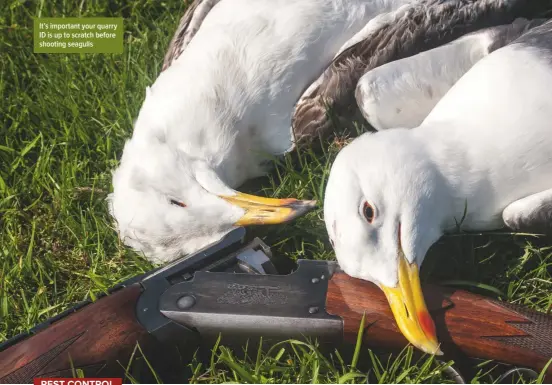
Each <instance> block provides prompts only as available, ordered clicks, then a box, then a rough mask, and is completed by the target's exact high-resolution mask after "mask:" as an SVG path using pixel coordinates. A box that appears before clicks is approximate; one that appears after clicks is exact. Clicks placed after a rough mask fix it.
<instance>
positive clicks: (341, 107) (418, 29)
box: [293, 0, 552, 145]
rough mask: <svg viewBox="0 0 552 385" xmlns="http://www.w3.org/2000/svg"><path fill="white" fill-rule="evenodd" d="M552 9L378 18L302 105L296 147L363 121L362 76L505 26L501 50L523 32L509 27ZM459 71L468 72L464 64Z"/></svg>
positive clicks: (468, 0) (521, 4)
mask: <svg viewBox="0 0 552 385" xmlns="http://www.w3.org/2000/svg"><path fill="white" fill-rule="evenodd" d="M551 9H552V1H551V0H542V1H534V0H428V1H421V2H415V3H412V4H411V5H409V6H403V7H400V8H398V9H397V10H395V11H391V12H388V13H387V14H381V15H378V16H377V17H376V18H374V19H372V20H371V21H370V22H369V23H368V24H367V25H366V26H365V27H364V28H363V29H362V30H361V31H359V32H358V33H357V34H356V35H355V36H354V37H353V38H352V39H350V40H349V41H348V42H347V44H345V45H344V47H342V49H341V50H340V51H339V54H338V55H337V56H336V57H335V58H334V60H333V61H332V63H331V64H330V65H329V66H328V67H327V68H326V69H325V70H324V73H323V74H322V75H321V76H320V77H319V78H318V79H317V80H316V81H315V82H313V84H312V85H311V86H310V87H309V88H308V89H307V90H306V91H305V92H304V93H303V95H302V96H301V98H300V99H299V101H298V102H297V105H296V107H295V111H294V114H293V131H294V133H295V138H296V141H297V143H298V144H302V145H308V144H312V143H316V142H318V138H323V139H324V138H326V137H327V136H329V135H331V134H333V130H334V127H335V125H334V122H335V121H340V122H342V123H344V124H345V125H351V123H352V122H355V121H362V120H363V116H362V114H361V111H360V110H359V108H358V107H359V106H361V105H362V103H363V100H362V97H361V98H360V100H355V91H356V90H357V86H358V81H359V80H360V79H361V78H362V76H363V75H365V74H367V73H368V72H370V71H371V70H373V69H374V68H377V67H379V66H382V65H385V64H387V63H392V62H394V61H396V60H400V59H404V58H408V57H412V56H413V55H416V54H419V53H420V52H423V51H427V50H430V49H433V48H437V47H440V46H443V45H445V44H447V43H450V42H452V41H454V40H456V39H458V38H460V37H462V36H464V35H466V34H468V33H472V32H475V31H479V30H482V29H485V28H490V27H496V26H500V25H503V26H504V29H503V30H502V31H501V32H498V36H495V37H493V38H491V40H493V41H494V42H495V44H497V45H498V46H500V44H501V43H504V41H503V40H509V39H511V37H509V35H510V34H511V35H513V36H515V35H516V34H517V33H518V32H520V29H523V26H519V25H516V24H515V23H514V25H510V24H511V23H513V22H514V20H515V19H517V18H527V19H534V18H536V17H538V16H540V15H542V14H544V13H546V12H549V11H550V10H551ZM464 43H468V44H473V47H472V48H475V49H476V48H477V45H484V44H485V43H483V42H479V41H478V39H477V38H473V39H471V40H464ZM464 45H466V44H464ZM449 48H450V47H449ZM454 48H456V49H458V48H460V46H459V45H456V47H454ZM454 48H453V49H454ZM490 48H491V50H492V46H491V47H490ZM460 53H461V54H462V52H460ZM476 59H477V60H478V58H472V59H471V60H476ZM402 64H404V62H402V63H401V64H395V65H396V67H394V68H395V69H396V70H397V72H398V73H400V74H402V75H404V76H407V75H406V73H407V72H406V71H407V70H408V69H409V68H404V70H403V68H401V65H402ZM472 64H473V63H472ZM457 66H458V67H459V68H461V67H463V65H462V64H461V63H460V64H458V65H457ZM464 69H465V70H467V69H469V67H467V68H464ZM457 70H458V68H457ZM446 72H448V74H446V76H454V75H452V71H449V70H448V68H447V69H446ZM464 72H465V71H464ZM378 75H380V73H378ZM441 78H442V76H441ZM441 96H442V95H441ZM424 99H428V98H427V97H424ZM397 103H398V101H397V102H395V103H393V104H394V105H396V104H397ZM382 104H383V101H381V103H379V102H378V112H377V113H378V114H384V111H383V110H381V109H380V108H379V107H381V105H382ZM387 108H388V106H384V109H387ZM426 108H427V107H426ZM406 112H407V111H405V113H406ZM428 112H429V111H427V110H426V111H425V113H426V114H427V113H428Z"/></svg>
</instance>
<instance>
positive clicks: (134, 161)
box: [109, 0, 411, 262]
mask: <svg viewBox="0 0 552 385" xmlns="http://www.w3.org/2000/svg"><path fill="white" fill-rule="evenodd" d="M409 2H411V0H234V1H220V2H216V1H212V0H211V1H209V0H206V1H205V2H204V3H202V4H199V6H197V7H195V8H194V9H195V12H194V14H193V16H192V17H191V18H189V20H188V21H187V23H186V28H188V30H186V31H184V34H183V37H182V45H181V47H185V49H184V48H182V49H180V51H181V52H180V51H179V52H178V54H179V55H178V57H176V58H174V60H173V61H172V62H171V64H170V66H168V68H166V70H165V71H163V72H162V73H161V74H160V76H159V77H158V78H157V80H156V81H155V83H154V84H153V85H152V87H151V89H149V90H147V92H146V98H145V101H144V103H143V105H142V108H141V110H140V112H139V115H138V118H137V120H136V123H135V128H134V133H133V136H132V139H130V140H129V141H128V142H127V144H126V145H125V149H124V152H123V156H122V159H121V164H120V166H119V168H118V169H117V170H116V171H115V174H114V178H113V186H114V191H113V194H111V196H110V198H109V202H110V211H111V213H112V215H113V217H114V218H115V220H116V226H117V230H118V232H119V236H120V238H121V239H122V240H123V241H124V242H125V243H126V244H127V245H129V246H132V247H133V248H134V249H136V250H138V251H141V252H143V253H144V254H145V256H146V257H147V258H148V259H150V260H152V261H155V262H166V261H169V260H172V259H174V258H177V257H178V256H181V255H184V254H188V253H191V252H193V251H196V250H198V249H200V248H201V247H203V246H206V245H207V244H209V243H211V242H214V241H216V240H218V239H220V238H221V237H222V236H224V234H226V233H228V232H229V231H230V230H231V229H232V228H233V227H234V226H239V225H250V224H270V223H282V222H283V221H286V220H291V219H293V218H294V217H295V216H297V215H300V214H302V213H303V212H305V211H306V210H307V209H309V208H311V207H312V206H313V205H312V203H310V202H300V201H290V200H283V201H277V200H267V199H264V200H263V198H258V197H251V196H245V195H244V194H240V193H237V192H236V191H235V190H234V188H236V187H238V186H239V185H241V184H242V183H243V182H244V181H246V180H247V179H250V178H253V177H256V176H260V175H263V174H264V172H265V171H266V170H265V168H264V167H263V164H264V162H266V160H267V159H270V158H272V157H273V156H275V155H279V154H283V153H285V152H287V151H290V150H291V149H292V148H293V140H292V133H291V115H292V113H293V106H294V104H295V103H296V101H297V100H298V98H299V97H300V95H301V93H302V92H303V91H304V90H305V89H306V88H307V87H308V85H309V84H310V83H311V82H312V81H314V79H316V78H317V77H318V76H319V75H320V74H321V73H322V71H323V70H324V68H325V67H326V66H327V65H328V64H329V63H330V62H331V60H332V58H333V57H334V56H335V54H336V52H338V50H339V49H340V48H341V47H342V46H343V45H344V44H345V43H346V42H347V40H348V39H350V38H351V37H353V36H354V34H355V33H356V32H358V31H359V30H360V29H361V28H362V27H363V26H364V25H365V24H366V23H367V22H368V21H369V20H370V19H372V18H373V17H374V16H376V15H378V14H380V13H383V12H388V11H391V10H393V9H396V8H398V7H399V6H400V5H403V4H406V3H409ZM188 32H189V33H188ZM194 33H195V35H194ZM191 35H193V38H191V37H190V36H191Z"/></svg>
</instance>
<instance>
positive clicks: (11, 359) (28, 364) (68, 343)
mask: <svg viewBox="0 0 552 385" xmlns="http://www.w3.org/2000/svg"><path fill="white" fill-rule="evenodd" d="M140 293H141V289H140V285H139V284H134V285H132V286H129V287H126V288H123V289H120V290H118V291H116V292H114V293H113V294H111V295H108V296H106V297H103V298H101V299H100V300H99V302H97V303H96V305H95V306H90V305H88V306H85V307H83V308H82V309H80V310H78V311H77V312H75V313H72V314H71V315H69V316H67V317H65V318H62V319H61V320H59V321H57V322H55V323H53V324H52V325H51V326H50V327H49V328H48V329H47V332H45V331H44V330H43V331H40V332H38V333H37V334H35V335H33V336H31V337H29V338H27V339H26V340H23V341H22V342H20V343H18V344H16V345H13V346H10V347H9V348H7V349H6V350H4V351H2V352H0V383H32V382H33V377H57V376H69V377H71V376H72V375H71V367H72V366H71V363H70V360H69V355H70V356H71V360H72V362H73V367H74V368H85V374H86V375H87V376H98V375H100V376H104V375H105V374H107V373H109V371H110V370H111V369H113V368H114V366H118V368H117V369H118V370H119V371H120V368H121V367H120V366H119V364H117V362H116V361H115V360H117V359H121V357H125V356H126V357H130V353H131V352H132V350H133V349H134V347H135V346H136V342H137V341H139V342H140V344H141V346H142V344H143V343H146V342H147V332H146V330H145V329H144V328H143V327H142V326H141V325H140V324H139V323H138V322H137V321H136V315H135V307H136V301H137V300H138V297H139V296H140ZM127 363H128V359H127V361H124V360H121V364H122V365H126V364H127ZM87 367H88V368H89V371H87V370H86V368H87Z"/></svg>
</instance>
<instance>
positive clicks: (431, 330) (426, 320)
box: [418, 311, 437, 339]
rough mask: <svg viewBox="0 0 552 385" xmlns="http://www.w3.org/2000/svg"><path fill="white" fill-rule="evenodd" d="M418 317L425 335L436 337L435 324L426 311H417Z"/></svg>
mask: <svg viewBox="0 0 552 385" xmlns="http://www.w3.org/2000/svg"><path fill="white" fill-rule="evenodd" d="M418 319H419V320H420V325H421V326H422V330H423V331H424V333H425V335H426V336H428V337H430V338H435V339H437V333H436V332H435V324H434V323H433V319H432V318H431V316H430V315H429V313H428V312H426V311H424V312H419V313H418Z"/></svg>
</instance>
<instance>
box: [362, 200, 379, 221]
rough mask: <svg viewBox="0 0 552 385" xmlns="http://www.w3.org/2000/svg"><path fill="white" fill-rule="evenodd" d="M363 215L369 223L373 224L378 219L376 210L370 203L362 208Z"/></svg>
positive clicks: (366, 203)
mask: <svg viewBox="0 0 552 385" xmlns="http://www.w3.org/2000/svg"><path fill="white" fill-rule="evenodd" d="M362 215H364V218H365V219H366V220H367V221H368V223H372V222H374V219H375V217H376V210H374V207H372V205H371V204H370V203H368V202H367V201H365V202H364V205H363V206H362Z"/></svg>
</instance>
